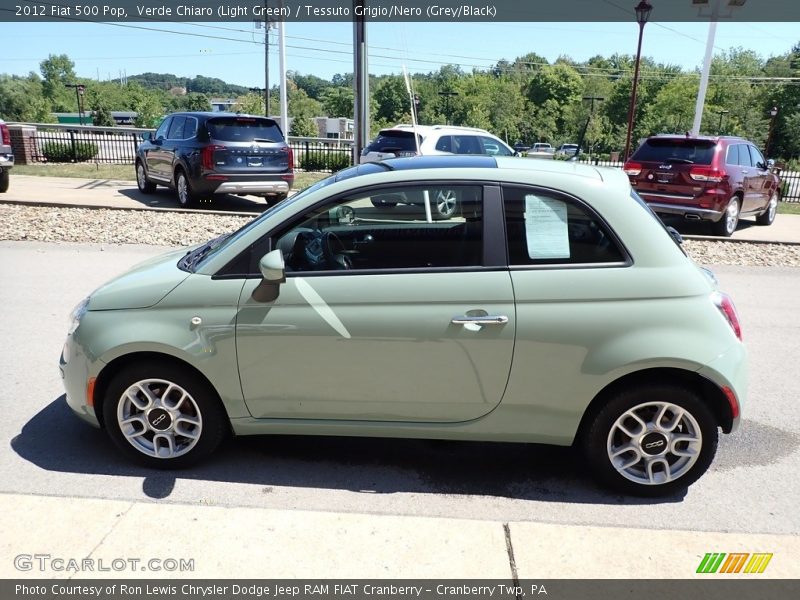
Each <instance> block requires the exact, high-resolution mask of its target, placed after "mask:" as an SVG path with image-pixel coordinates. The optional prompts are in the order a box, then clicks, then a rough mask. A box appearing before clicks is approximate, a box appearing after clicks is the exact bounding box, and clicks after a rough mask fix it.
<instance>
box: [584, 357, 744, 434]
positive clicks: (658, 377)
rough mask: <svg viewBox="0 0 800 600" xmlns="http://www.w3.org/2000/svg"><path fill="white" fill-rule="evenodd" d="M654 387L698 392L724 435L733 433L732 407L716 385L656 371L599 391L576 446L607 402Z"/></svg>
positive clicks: (682, 372) (684, 373)
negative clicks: (626, 392) (636, 388)
mask: <svg viewBox="0 0 800 600" xmlns="http://www.w3.org/2000/svg"><path fill="white" fill-rule="evenodd" d="M654 383H656V384H658V383H660V384H679V385H682V386H684V387H687V388H689V389H691V390H692V391H694V392H696V393H697V394H698V395H699V396H700V398H701V399H703V400H704V401H706V402H707V403H708V406H709V408H710V409H711V413H712V414H713V415H714V418H715V419H716V421H717V424H718V425H719V426H720V427H721V428H722V431H723V432H725V433H730V432H731V430H732V428H733V414H732V413H731V407H730V404H729V403H728V400H727V398H726V396H725V394H724V393H723V391H722V390H721V389H720V388H719V387H718V386H717V385H716V384H715V383H714V382H712V381H711V380H709V379H707V378H705V377H703V376H702V375H700V374H699V373H696V372H694V371H688V370H686V369H679V368H674V367H655V368H650V369H643V370H641V371H634V372H633V373H628V374H626V375H623V376H622V377H620V378H619V379H616V380H614V381H612V382H611V383H609V384H608V385H606V387H604V388H603V389H602V390H600V392H598V393H597V395H595V397H594V398H593V399H592V401H591V402H590V403H589V406H588V407H587V408H586V410H585V411H584V413H583V417H582V418H581V422H580V424H579V425H578V430H577V433H576V434H575V440H574V443H576V442H578V441H580V440H581V439H582V438H583V437H584V435H585V434H586V431H587V430H588V428H589V426H590V425H591V423H592V421H593V420H594V418H595V417H596V416H597V414H598V413H599V412H600V410H601V409H602V408H603V406H605V404H606V402H607V400H608V398H611V397H613V396H614V395H616V394H618V393H620V392H621V391H623V390H625V389H629V388H631V387H634V386H637V385H641V384H654Z"/></svg>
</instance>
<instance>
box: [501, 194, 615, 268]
mask: <svg viewBox="0 0 800 600" xmlns="http://www.w3.org/2000/svg"><path fill="white" fill-rule="evenodd" d="M503 201H504V205H505V213H506V230H507V232H508V256H509V261H510V264H511V266H517V265H519V266H522V265H550V264H565V265H566V264H587V263H619V262H624V260H625V258H624V255H623V253H622V251H621V250H620V249H619V247H618V246H617V245H616V243H615V242H614V240H613V239H612V237H611V235H610V232H609V230H608V228H607V226H606V225H605V223H603V222H602V221H601V220H600V219H598V218H597V217H595V216H594V215H592V214H591V213H590V212H589V211H588V210H587V209H586V208H584V207H582V206H580V205H579V204H578V203H576V202H573V201H571V200H567V199H564V198H561V197H558V196H555V195H552V194H550V193H548V192H545V191H539V190H532V189H525V188H504V189H503Z"/></svg>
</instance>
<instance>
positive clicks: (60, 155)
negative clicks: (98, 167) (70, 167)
mask: <svg viewBox="0 0 800 600" xmlns="http://www.w3.org/2000/svg"><path fill="white" fill-rule="evenodd" d="M42 155H43V156H44V157H45V159H47V161H48V162H54V163H64V162H84V161H87V160H91V159H93V158H94V157H95V156H97V144H93V143H92V142H75V144H74V146H73V144H72V142H70V141H66V140H65V141H63V142H58V141H49V142H45V143H44V145H43V146H42Z"/></svg>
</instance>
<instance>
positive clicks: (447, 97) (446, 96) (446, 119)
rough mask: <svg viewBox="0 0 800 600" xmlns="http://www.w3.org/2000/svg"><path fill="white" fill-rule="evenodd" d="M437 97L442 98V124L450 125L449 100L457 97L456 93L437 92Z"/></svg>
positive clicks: (449, 91)
mask: <svg viewBox="0 0 800 600" xmlns="http://www.w3.org/2000/svg"><path fill="white" fill-rule="evenodd" d="M439 95H440V96H443V97H444V112H445V116H444V124H445V125H450V116H451V115H450V98H452V97H453V96H458V92H453V91H451V90H448V91H446V92H439Z"/></svg>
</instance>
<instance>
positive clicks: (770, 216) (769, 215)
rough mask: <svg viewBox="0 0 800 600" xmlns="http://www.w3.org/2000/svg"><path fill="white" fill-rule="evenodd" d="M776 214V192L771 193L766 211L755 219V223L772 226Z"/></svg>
mask: <svg viewBox="0 0 800 600" xmlns="http://www.w3.org/2000/svg"><path fill="white" fill-rule="evenodd" d="M777 213H778V192H773V193H772V196H771V197H770V199H769V204H767V210H765V211H764V212H763V213H762V214H760V215H758V216H757V217H756V223H758V224H759V225H772V223H773V222H774V221H775V215H776V214H777Z"/></svg>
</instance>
